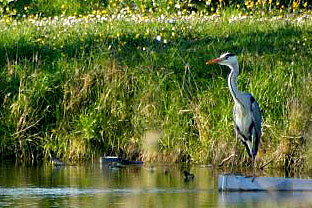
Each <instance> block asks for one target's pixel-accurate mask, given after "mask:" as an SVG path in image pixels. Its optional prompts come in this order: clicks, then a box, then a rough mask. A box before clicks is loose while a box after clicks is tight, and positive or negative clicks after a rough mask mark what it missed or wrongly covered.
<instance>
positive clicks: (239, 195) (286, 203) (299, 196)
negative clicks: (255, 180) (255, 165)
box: [219, 191, 312, 207]
mask: <svg viewBox="0 0 312 208" xmlns="http://www.w3.org/2000/svg"><path fill="white" fill-rule="evenodd" d="M311 196H312V193H311V192H291V191H271V192H269V191H267V192H266V191H261V192H223V193H219V204H224V205H240V206H242V205H248V207H253V206H255V205H263V206H264V205H267V206H269V205H270V206H273V207H275V206H276V207H311V205H312V198H311Z"/></svg>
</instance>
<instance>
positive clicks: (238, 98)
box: [228, 63, 244, 106]
mask: <svg viewBox="0 0 312 208" xmlns="http://www.w3.org/2000/svg"><path fill="white" fill-rule="evenodd" d="M228 67H229V68H230V69H231V73H230V75H229V78H228V85H229V89H230V93H231V95H232V97H233V99H234V101H235V102H237V103H239V104H241V105H242V106H244V105H243V102H242V93H241V92H240V91H238V89H237V75H238V64H237V63H236V64H235V65H229V66H228Z"/></svg>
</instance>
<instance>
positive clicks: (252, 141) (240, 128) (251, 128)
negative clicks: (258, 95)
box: [206, 53, 261, 159]
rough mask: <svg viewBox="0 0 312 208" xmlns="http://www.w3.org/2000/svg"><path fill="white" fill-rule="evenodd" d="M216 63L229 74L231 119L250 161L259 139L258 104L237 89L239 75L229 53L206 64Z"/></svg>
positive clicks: (247, 94) (233, 56)
mask: <svg viewBox="0 0 312 208" xmlns="http://www.w3.org/2000/svg"><path fill="white" fill-rule="evenodd" d="M213 63H218V64H220V65H225V66H228V67H229V68H230V69H231V72H230V74H229V77H228V87H229V90H230V93H231V95H232V97H233V100H234V107H233V119H234V124H235V132H236V135H237V136H238V137H239V138H240V139H241V141H242V143H243V144H244V145H245V147H246V150H247V153H248V155H249V156H250V157H252V159H254V157H255V156H256V155H257V152H258V148H259V144H260V137H261V112H260V108H259V105H258V103H257V102H256V100H255V98H254V97H253V96H252V95H251V94H250V93H244V92H240V91H238V89H237V75H238V73H239V68H238V63H237V57H236V55H234V54H231V53H225V54H222V55H221V56H220V57H219V58H217V59H212V60H209V61H207V62H206V64H213Z"/></svg>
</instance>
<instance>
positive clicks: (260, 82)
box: [0, 12, 312, 168]
mask: <svg viewBox="0 0 312 208" xmlns="http://www.w3.org/2000/svg"><path fill="white" fill-rule="evenodd" d="M0 28H1V29H0V89H1V91H0V103H1V105H0V116H1V120H0V154H1V155H2V156H3V157H11V156H15V157H16V158H17V159H18V160H22V161H36V160H41V159H44V158H45V159H50V158H51V157H52V156H58V157H61V158H63V159H64V160H66V161H84V160H90V159H93V158H95V157H96V156H98V155H103V154H107V155H115V154H116V155H121V156H125V157H128V158H130V159H144V160H168V161H184V162H195V163H210V164H215V165H217V164H219V163H220V162H221V161H222V160H223V159H225V158H227V157H228V156H229V155H231V154H232V153H233V152H234V147H235V137H234V132H233V122H232V105H233V102H232V99H231V97H230V95H229V92H228V88H227V81H226V79H227V76H228V72H229V71H228V69H227V68H223V67H220V66H205V60H206V59H208V58H213V57H217V56H219V55H220V54H221V53H223V52H226V51H230V52H233V53H236V54H237V55H238V59H239V63H240V69H241V73H240V76H239V79H238V85H239V86H238V87H239V89H240V90H243V91H248V92H251V93H252V94H253V95H254V97H255V98H256V99H257V101H258V103H259V105H260V108H261V109H262V117H263V128H262V131H263V136H262V141H261V145H260V152H259V156H258V166H259V167H260V166H263V165H268V166H274V167H288V166H289V167H297V168H301V167H303V165H305V164H307V163H308V162H309V161H310V158H311V156H312V152H311V150H310V148H309V146H310V143H311V142H310V139H311V135H310V134H311V132H310V128H309V127H310V120H311V110H312V109H311V106H312V93H311V88H312V80H311V79H312V77H311V72H312V71H311V70H312V64H311V57H312V56H311V55H312V27H311V17H310V16H307V17H294V18H288V19H286V18H282V19H279V18H260V17H259V18H257V17H246V18H245V17H238V16H237V17H236V18H235V17H231V16H230V14H228V13H226V12H225V13H224V14H222V15H221V16H215V17H211V16H209V17H208V16H206V17H196V16H192V17H187V16H186V17H172V18H171V17H168V18H158V17H151V18H146V17H145V18H141V17H132V18H116V19H112V18H109V19H107V18H106V17H103V16H85V17H58V18H40V19H36V18H26V19H24V20H22V21H11V22H10V23H8V22H6V21H1V22H0ZM239 147H240V149H241V152H242V154H241V156H240V159H241V160H240V161H241V164H245V162H246V160H248V158H247V155H246V153H245V152H244V148H243V147H242V146H241V145H240V146H239ZM230 164H231V161H229V162H227V163H226V164H225V165H230Z"/></svg>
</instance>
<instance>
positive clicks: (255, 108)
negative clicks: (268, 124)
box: [251, 101, 261, 137]
mask: <svg viewBox="0 0 312 208" xmlns="http://www.w3.org/2000/svg"><path fill="white" fill-rule="evenodd" d="M251 110H252V115H253V122H254V124H255V129H256V132H257V137H260V135H261V112H260V108H259V105H258V103H257V102H256V101H254V102H253V103H252V104H251Z"/></svg>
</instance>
